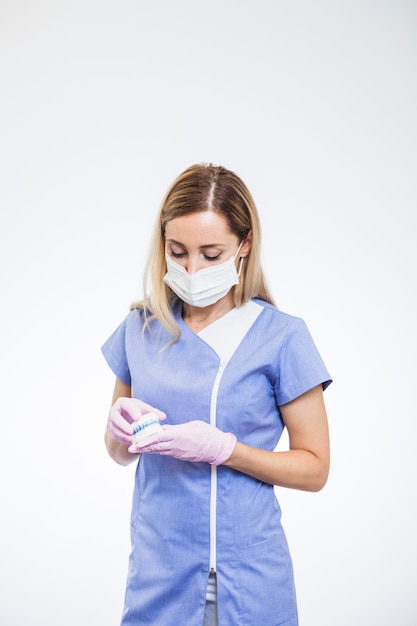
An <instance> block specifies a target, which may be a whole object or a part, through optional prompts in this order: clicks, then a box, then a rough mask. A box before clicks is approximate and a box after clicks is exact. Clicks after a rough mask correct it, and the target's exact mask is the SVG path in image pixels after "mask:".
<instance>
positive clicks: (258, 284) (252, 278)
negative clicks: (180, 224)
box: [131, 164, 274, 342]
mask: <svg viewBox="0 0 417 626" xmlns="http://www.w3.org/2000/svg"><path fill="white" fill-rule="evenodd" d="M199 211H214V212H216V213H219V214H221V215H223V216H224V217H225V218H226V221H227V223H228V225H229V228H230V230H231V232H233V233H235V234H236V236H237V237H238V239H239V241H244V240H245V239H246V237H247V236H248V234H249V233H250V232H252V247H251V250H250V252H249V254H248V256H247V257H245V259H244V261H243V264H242V269H241V273H240V279H239V284H238V285H236V286H235V287H234V301H235V306H241V305H242V304H244V303H245V302H248V300H250V299H251V298H260V299H262V300H265V301H266V302H269V303H271V304H274V301H273V299H272V296H271V294H270V292H269V289H268V287H267V285H266V281H265V277H264V274H263V271H262V267H261V260H260V244H261V226H260V222H259V216H258V211H257V209H256V206H255V203H254V200H253V198H252V196H251V194H250V192H249V190H248V188H247V187H246V185H245V184H244V183H243V181H242V180H241V179H240V178H239V177H238V176H237V175H236V174H235V173H234V172H231V171H230V170H227V169H226V168H224V167H221V166H215V165H211V164H210V165H206V164H198V165H192V166H191V167H189V168H187V169H186V170H185V171H184V172H182V174H180V175H179V176H178V178H177V179H176V180H175V181H174V182H173V183H172V185H171V187H170V188H169V189H168V191H167V193H166V195H165V197H164V199H163V201H162V204H161V208H160V211H159V216H158V219H157V222H156V226H155V230H154V234H153V237H152V239H151V243H150V251H149V255H148V260H147V263H146V266H145V272H144V278H143V293H144V298H143V301H140V302H135V303H134V304H133V305H132V306H131V309H134V308H141V309H144V312H145V315H146V316H147V318H146V323H145V327H147V326H149V324H150V323H151V322H152V320H154V319H156V320H158V321H159V322H160V323H161V324H162V325H163V326H164V327H165V328H166V329H167V330H168V331H169V332H170V333H172V335H173V336H174V338H173V341H174V342H175V341H177V340H178V339H179V337H180V335H181V332H180V329H179V327H178V325H177V323H176V321H175V319H174V316H173V314H172V310H171V301H172V299H173V296H174V293H173V291H172V290H171V289H170V288H169V287H168V285H166V284H165V283H164V282H163V277H164V276H165V274H166V261H165V226H166V224H167V223H168V222H169V221H170V220H173V219H175V218H176V217H180V216H183V215H188V214H190V213H196V212H199Z"/></svg>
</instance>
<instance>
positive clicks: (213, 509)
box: [210, 360, 227, 572]
mask: <svg viewBox="0 0 417 626" xmlns="http://www.w3.org/2000/svg"><path fill="white" fill-rule="evenodd" d="M226 365H227V361H225V360H223V361H220V365H219V369H218V370H217V374H216V378H215V379H214V384H213V389H212V391H211V400H210V424H211V425H212V426H216V409H217V394H218V391H219V385H220V380H221V377H222V376H223V372H224V370H225V367H226ZM216 516H217V467H216V466H215V465H212V466H211V483H210V572H215V571H216V540H217V537H216V534H217V529H216Z"/></svg>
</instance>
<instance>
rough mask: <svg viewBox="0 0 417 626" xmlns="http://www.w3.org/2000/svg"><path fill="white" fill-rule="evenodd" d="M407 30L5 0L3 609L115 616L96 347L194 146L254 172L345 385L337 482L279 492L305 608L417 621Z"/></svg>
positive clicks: (357, 11) (0, 175)
mask: <svg viewBox="0 0 417 626" xmlns="http://www.w3.org/2000/svg"><path fill="white" fill-rule="evenodd" d="M416 27H417V3H416V2H413V1H412V0H381V1H377V0H373V1H372V0H363V1H361V2H359V1H357V0H349V1H347V0H346V1H340V2H338V1H330V0H328V1H327V2H326V1H324V0H317V1H316V2H310V1H309V0H300V1H295V2H288V1H283V0H275V1H273V0H257V1H256V2H249V1H248V0H211V1H210V2H209V1H208V0H207V1H201V0H194V1H193V0H176V1H175V2H170V1H169V0H153V2H142V1H136V2H134V1H133V0H118V1H117V2H116V1H115V0H102V1H101V2H99V1H98V0H71V1H70V0H59V1H55V2H54V1H53V0H37V1H36V2H29V1H28V0H13V1H12V0H1V2H0V85H1V87H0V89H1V96H0V125H1V126H0V154H1V156H0V158H1V161H0V189H1V190H0V194H1V195H0V200H1V225H0V243H1V245H0V258H1V270H0V271H1V320H2V323H1V349H0V354H1V357H0V359H1V384H2V386H3V388H2V394H1V424H2V428H1V431H2V435H1V456H0V463H1V467H0V471H1V518H0V520H1V521H0V524H1V533H0V537H1V539H0V541H1V546H0V549H1V559H0V574H1V599H0V622H1V624H4V625H5V626H22V625H23V624H25V625H38V624H42V625H43V626H57V624H58V625H59V626H72V625H73V624H77V625H78V626H87V625H90V624H100V626H114V625H115V624H117V623H118V621H119V617H120V612H121V608H122V603H123V594H124V583H125V578H126V572H127V558H128V552H129V513H130V501H131V492H132V484H133V470H134V468H133V467H129V468H122V467H119V466H117V465H116V464H114V463H113V462H112V461H111V460H110V459H109V458H108V457H107V455H106V452H105V449H104V445H103V431H104V427H105V421H106V417H107V412H108V408H109V403H110V398H111V393H112V387H113V375H112V374H111V372H110V370H109V369H108V367H107V365H106V364H105V362H104V360H103V359H102V357H101V354H100V351H99V348H100V346H101V344H102V343H103V342H104V341H105V339H106V338H107V337H108V335H109V334H110V333H111V332H112V331H113V329H114V328H115V326H116V325H117V324H118V323H119V322H120V321H121V320H122V318H123V317H124V316H125V314H126V313H127V310H128V306H129V304H130V302H131V301H132V300H134V299H136V298H137V297H138V296H140V295H141V293H140V285H141V274H142V268H143V259H144V255H145V252H146V251H147V246H148V239H149V234H150V230H151V228H152V226H153V222H154V218H155V215H156V212H157V209H158V207H159V204H160V201H161V198H162V196H163V194H164V192H165V190H166V188H167V187H168V185H169V184H170V183H171V181H172V180H173V179H174V178H175V177H176V176H177V174H179V172H180V171H182V170H183V169H184V168H185V167H187V166H188V165H190V164H192V163H195V162H201V161H211V162H214V163H220V164H223V165H225V166H226V167H229V168H231V169H233V170H234V171H236V172H237V173H238V174H239V175H240V176H241V177H242V178H243V180H245V182H246V183H247V185H248V186H249V188H250V189H251V191H252V193H253V195H254V197H255V200H256V202H257V205H258V208H259V211H260V214H261V218H262V222H263V226H264V248H263V257H264V263H265V267H266V270H267V275H268V276H269V280H270V283H271V287H272V290H273V292H274V295H275V297H276V299H277V301H278V304H279V306H280V308H281V309H283V310H285V311H287V312H288V313H292V314H295V315H299V316H301V317H303V318H304V319H305V320H306V322H307V324H308V326H309V328H310V330H311V332H312V334H313V336H314V338H315V341H316V343H317V345H318V347H319V349H320V351H321V353H322V355H323V357H324V359H325V361H326V364H327V366H328V368H329V369H330V371H331V373H332V375H333V377H334V379H335V382H334V384H333V385H332V386H331V387H330V388H329V390H328V391H326V400H327V407H328V412H329V419H330V427H331V436H332V469H331V475H330V478H329V482H328V484H327V486H326V487H325V489H324V490H323V491H322V492H320V493H319V494H307V493H302V492H290V491H285V490H277V493H278V497H279V499H280V501H281V504H282V506H283V509H284V524H285V527H286V530H287V534H288V538H289V542H290V546H291V548H292V554H293V558H294V565H295V571H296V582H297V589H298V596H299V611H300V624H301V626H335V625H337V626H350V625H351V624H357V625H358V626H361V625H369V624H372V625H373V624H378V626H392V625H393V624H395V625H396V626H415V624H417V600H416V594H415V567H416V557H417V555H416V552H417V549H416V540H415V529H416V527H417V519H416V512H415V493H416V459H415V440H416V435H417V428H416V412H415V407H414V395H415V392H414V388H415V378H416V374H417V371H416V359H415V351H416V348H417V341H416V321H415V320H416V319H417V316H416V313H417V311H416V299H415V291H416V260H417V259H416V244H415V232H416V223H415V212H416V200H417V193H416V161H417V159H416V145H417V124H416V110H417V80H416V69H417V55H416V53H417V38H416ZM230 626H232V625H230ZM254 626H258V625H254Z"/></svg>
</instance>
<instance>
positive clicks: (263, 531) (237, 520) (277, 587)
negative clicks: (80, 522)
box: [102, 299, 331, 626]
mask: <svg viewBox="0 0 417 626" xmlns="http://www.w3.org/2000/svg"><path fill="white" fill-rule="evenodd" d="M181 306H182V305H181V302H180V301H179V300H177V301H176V302H175V303H174V305H173V313H174V316H175V319H176V321H177V323H178V325H179V327H180V329H181V337H180V339H179V341H178V342H176V343H174V344H173V345H170V346H169V347H166V346H167V344H168V343H169V342H170V341H171V339H172V336H171V335H170V334H169V333H168V332H167V331H166V330H165V328H164V327H163V326H162V325H161V324H160V323H159V322H152V323H151V325H150V327H149V329H147V330H145V332H144V333H143V332H142V329H143V323H144V314H143V311H141V310H139V309H137V310H134V311H131V312H130V313H129V315H128V316H127V317H126V319H125V320H124V321H123V323H122V324H121V325H120V326H119V327H118V328H117V329H116V331H115V332H114V333H113V334H112V336H111V337H110V338H109V339H108V340H107V342H106V343H105V344H104V346H103V348H102V351H103V354H104V356H105V358H106V360H107V362H108V363H109V365H110V367H111V368H112V370H113V372H114V373H115V374H116V376H117V377H118V378H119V379H120V380H121V381H123V382H124V383H126V384H128V385H131V389H132V397H134V398H139V399H140V400H143V401H144V402H147V403H148V404H151V405H152V406H155V407H156V408H159V409H161V410H162V411H164V412H165V413H166V415H167V419H166V423H169V424H181V423H183V422H187V421H189V420H196V419H198V420H203V421H205V422H209V423H211V424H213V425H216V426H217V427H218V428H220V429H221V430H223V431H226V432H233V433H234V434H235V435H236V437H237V439H238V441H240V442H241V443H244V444H247V445H249V446H254V447H258V448H264V449H265V450H274V448H275V447H276V445H277V443H278V440H279V438H280V435H281V433H282V431H283V428H284V425H283V421H282V418H281V415H280V411H279V408H278V406H280V405H282V404H285V403H286V402H289V401H291V400H293V399H294V398H297V397H298V396H299V395H301V394H302V393H304V392H306V391H308V390H309V389H311V388H313V387H315V386H316V385H319V384H322V385H323V388H325V387H327V385H328V384H329V383H330V382H331V379H330V376H329V373H328V372H327V370H326V367H325V365H324V363H323V361H322V359H321V357H320V355H319V353H318V351H317V349H316V347H315V345H314V342H313V340H312V338H311V336H310V333H309V331H308V330H307V327H306V325H305V324H304V322H303V321H302V320H301V319H299V318H296V317H292V316H290V315H287V314H285V313H282V312H281V311H279V310H277V309H276V308H275V307H273V306H272V305H270V304H268V303H266V302H263V301H261V300H256V299H254V300H252V301H250V302H248V303H247V304H245V305H243V306H242V307H238V308H235V309H233V310H232V311H230V312H229V313H227V314H226V315H224V316H223V317H222V318H220V319H219V320H217V321H216V322H214V323H213V324H210V326H208V327H207V328H205V329H204V330H203V331H201V333H198V334H195V333H194V332H192V331H191V330H190V328H189V327H188V326H187V325H186V324H185V323H184V321H183V319H182V316H181ZM164 348H165V349H164ZM280 518H281V511H280V507H279V504H278V502H277V499H276V496H275V492H274V488H273V486H272V485H269V484H266V483H263V482H261V481H259V480H257V479H255V478H251V477H250V476H247V475H245V474H243V473H240V472H238V471H235V470H233V469H230V468H228V467H225V466H224V465H221V466H219V467H214V466H211V465H209V464H208V463H200V462H198V463H193V462H187V461H180V460H178V459H175V458H173V457H169V456H161V455H158V454H142V455H141V456H140V457H139V461H138V464H137V469H136V478H135V487H134V495H133V506H132V516H131V539H132V551H131V555H130V562H129V572H128V580H127V587H126V599H125V608H124V612H123V617H122V626H140V625H144V624H152V625H155V626H178V625H179V624H180V625H181V626H201V625H202V624H203V616H204V609H205V604H206V589H207V582H208V577H209V573H210V571H212V572H216V579H217V599H218V620H219V622H218V623H219V626H258V625H259V626H260V625H262V626H278V625H279V624H285V626H296V625H297V624H298V619H297V607H296V597H295V590H294V580H293V571H292V563H291V558H290V554H289V551H288V546H287V541H286V538H285V534H284V531H283V529H282V526H281V522H280Z"/></svg>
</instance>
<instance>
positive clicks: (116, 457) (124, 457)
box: [104, 378, 138, 465]
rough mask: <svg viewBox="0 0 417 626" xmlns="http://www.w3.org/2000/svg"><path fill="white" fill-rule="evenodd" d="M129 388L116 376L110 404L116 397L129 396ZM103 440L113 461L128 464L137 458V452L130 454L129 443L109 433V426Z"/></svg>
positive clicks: (130, 394)
mask: <svg viewBox="0 0 417 626" xmlns="http://www.w3.org/2000/svg"><path fill="white" fill-rule="evenodd" d="M131 396H132V393H131V388H130V386H129V385H126V384H125V383H123V382H122V381H121V380H119V379H118V378H117V379H116V384H115V386H114V392H113V399H112V405H113V404H114V403H115V402H116V400H117V399H118V398H131ZM104 441H105V444H106V448H107V452H108V453H109V455H110V457H111V458H112V459H113V461H116V463H118V464H119V465H129V464H130V463H132V462H133V461H136V460H137V458H138V455H137V454H132V453H130V452H128V447H129V445H126V444H124V443H120V442H119V441H117V440H116V439H114V437H112V435H111V434H110V431H109V428H108V426H107V428H106V432H105V434H104Z"/></svg>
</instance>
